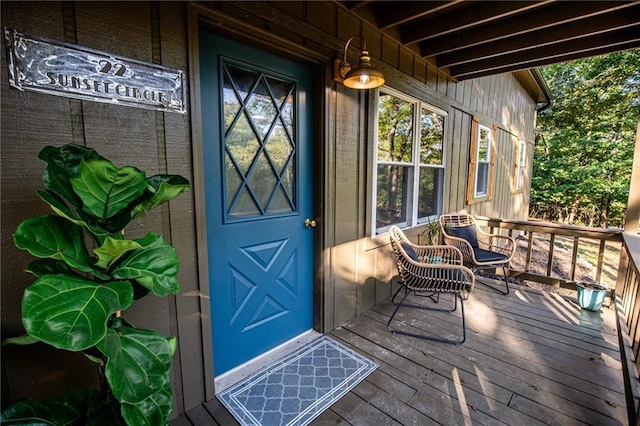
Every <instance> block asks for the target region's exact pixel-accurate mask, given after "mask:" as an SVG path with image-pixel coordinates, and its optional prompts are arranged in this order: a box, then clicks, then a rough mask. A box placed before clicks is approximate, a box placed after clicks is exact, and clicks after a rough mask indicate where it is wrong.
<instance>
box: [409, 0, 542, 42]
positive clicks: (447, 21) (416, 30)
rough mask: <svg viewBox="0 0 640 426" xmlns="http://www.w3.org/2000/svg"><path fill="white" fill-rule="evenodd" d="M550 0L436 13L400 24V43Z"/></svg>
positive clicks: (477, 23)
mask: <svg viewBox="0 0 640 426" xmlns="http://www.w3.org/2000/svg"><path fill="white" fill-rule="evenodd" d="M552 1H553V0H543V1H537V2H533V1H522V2H521V1H498V2H479V3H474V4H472V5H470V6H468V7H465V8H462V9H459V10H456V11H455V12H452V13H447V14H444V15H439V16H438V17H437V19H426V20H417V21H416V22H414V23H411V24H409V25H406V26H402V29H401V33H402V43H403V44H411V43H416V42H419V41H423V40H429V39H432V38H436V37H440V36H443V35H447V34H452V33H456V32H458V31H462V30H464V29H467V28H472V27H476V26H480V25H484V24H487V23H490V22H494V21H498V20H500V19H504V18H507V17H509V16H513V15H516V14H519V13H523V12H525V11H527V10H531V9H536V8H539V7H542V6H544V5H546V4H548V3H550V2H552Z"/></svg>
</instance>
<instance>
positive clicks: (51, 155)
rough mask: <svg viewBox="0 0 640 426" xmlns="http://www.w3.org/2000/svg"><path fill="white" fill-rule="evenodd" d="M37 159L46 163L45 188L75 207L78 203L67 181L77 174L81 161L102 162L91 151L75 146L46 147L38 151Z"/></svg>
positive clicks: (99, 156)
mask: <svg viewBox="0 0 640 426" xmlns="http://www.w3.org/2000/svg"><path fill="white" fill-rule="evenodd" d="M38 157H39V158H40V159H41V160H44V161H45V162H46V163H47V167H46V168H45V170H44V174H43V178H44V184H45V186H46V187H47V188H48V189H50V190H51V191H53V192H55V193H56V194H58V195H59V196H61V197H62V198H64V199H65V200H67V201H68V202H69V203H71V204H72V205H73V206H75V207H79V206H80V203H79V199H78V196H77V195H76V194H75V193H74V191H73V189H72V188H71V184H70V183H69V180H70V179H71V178H72V177H74V176H75V175H76V174H77V173H78V169H79V168H80V164H82V162H83V161H85V160H98V159H100V160H104V158H103V157H102V156H101V155H100V154H98V153H97V152H96V151H94V150H93V149H91V148H85V147H84V146H81V145H75V144H67V145H63V146H60V147H53V146H47V147H45V148H44V149H43V150H42V151H40V154H38Z"/></svg>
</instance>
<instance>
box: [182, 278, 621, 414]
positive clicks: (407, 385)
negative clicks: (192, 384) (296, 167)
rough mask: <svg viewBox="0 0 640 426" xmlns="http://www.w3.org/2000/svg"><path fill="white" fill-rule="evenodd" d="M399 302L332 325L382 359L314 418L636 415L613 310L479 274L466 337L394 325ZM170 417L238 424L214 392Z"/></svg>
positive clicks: (433, 325) (423, 317)
mask: <svg viewBox="0 0 640 426" xmlns="http://www.w3.org/2000/svg"><path fill="white" fill-rule="evenodd" d="M446 297H447V300H449V299H450V296H446ZM392 311H393V305H392V304H391V303H390V302H385V303H382V304H380V305H378V306H375V307H373V308H371V309H369V310H368V311H366V312H364V313H362V314H360V315H359V316H358V317H356V318H354V319H352V320H350V321H348V322H347V323H345V324H344V325H343V326H341V327H339V328H337V329H335V330H333V331H331V332H330V333H329V334H330V335H332V336H333V337H335V338H337V339H339V340H340V341H342V342H343V343H345V344H346V345H348V346H350V347H352V348H353V349H355V350H356V351H358V352H360V353H361V354H363V355H365V356H367V357H369V358H371V359H372V360H374V361H375V362H377V363H378V364H379V365H380V367H379V368H378V369H377V370H376V371H375V372H373V373H372V374H371V375H370V376H369V377H368V378H367V379H366V380H365V381H363V382H362V383H360V384H359V385H358V386H357V387H355V388H354V389H353V390H352V391H351V392H349V393H348V394H346V395H345V396H344V397H342V398H341V399H340V400H339V401H337V402H336V403H335V404H333V405H332V406H331V407H330V409H329V410H327V411H325V412H324V413H323V414H321V415H320V417H318V418H317V419H316V420H314V422H312V423H311V424H312V425H324V424H345V425H346V424H367V425H369V424H371V425H373V424H375V425H383V424H387V425H390V424H405V425H425V424H443V425H471V424H474V425H475V424H507V425H536V424H554V425H563V426H566V425H583V424H592V425H621V424H623V425H624V424H628V417H627V409H626V402H625V394H624V383H623V376H622V365H621V361H620V353H619V349H618V337H617V331H616V318H615V312H614V310H613V309H609V308H606V307H603V308H602V309H601V310H600V312H589V311H584V310H581V309H580V307H579V306H578V305H577V304H576V303H575V302H574V301H571V300H566V299H563V298H562V297H560V296H558V295H555V294H550V293H544V292H539V291H536V290H532V289H527V288H524V287H519V286H515V285H514V286H513V287H512V291H511V294H509V295H508V296H502V295H499V294H497V293H495V292H491V291H490V290H488V289H487V288H486V287H484V286H482V285H478V283H477V284H476V288H475V290H474V292H473V294H472V295H471V297H470V298H469V300H467V301H466V302H465V311H466V318H467V341H466V342H465V343H464V344H463V345H459V346H455V345H449V344H445V343H438V342H432V341H425V340H422V339H417V338H412V337H407V336H401V335H395V334H391V333H390V332H389V331H388V330H387V328H386V321H387V319H388V318H389V315H390V314H391V313H392ZM456 314H457V313H456ZM396 318H397V319H398V321H400V323H398V326H399V327H402V326H404V327H407V329H409V330H412V331H415V332H420V330H426V331H428V332H431V333H436V334H438V333H439V334H441V335H443V336H445V337H448V336H447V334H448V333H449V332H453V333H458V332H459V330H460V328H459V327H460V325H459V317H457V316H456V317H452V314H445V313H434V312H425V311H422V310H416V309H411V308H403V309H401V310H400V312H399V313H398V315H397V316H396ZM394 324H396V323H395V322H394ZM171 424H172V425H173V426H178V425H216V424H220V425H225V426H226V425H233V424H238V423H237V422H236V421H235V420H234V419H233V417H232V416H231V415H230V414H229V412H228V411H227V410H226V409H225V408H224V407H223V406H222V405H221V404H220V403H219V402H218V401H217V400H216V399H214V400H212V401H209V402H207V403H204V404H203V405H202V406H199V407H196V408H194V409H192V410H190V411H189V412H187V413H186V414H185V415H183V416H181V417H179V418H177V419H174V420H173V421H172V423H171Z"/></svg>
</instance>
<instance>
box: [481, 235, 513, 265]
mask: <svg viewBox="0 0 640 426" xmlns="http://www.w3.org/2000/svg"><path fill="white" fill-rule="evenodd" d="M478 243H479V246H480V248H481V249H484V250H489V251H493V252H496V253H500V254H503V255H505V256H507V258H508V259H507V261H510V260H511V258H512V257H513V255H514V253H515V248H516V240H515V239H514V238H513V237H509V236H506V235H500V234H486V233H483V234H479V235H478Z"/></svg>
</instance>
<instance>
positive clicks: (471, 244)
mask: <svg viewBox="0 0 640 426" xmlns="http://www.w3.org/2000/svg"><path fill="white" fill-rule="evenodd" d="M438 221H439V223H440V228H441V230H442V236H443V239H444V242H445V244H447V245H451V246H454V247H457V248H458V249H459V250H460V251H461V252H462V256H463V257H464V264H465V265H466V266H468V267H469V268H471V269H472V270H473V271H474V272H478V271H480V270H483V269H496V268H500V267H502V272H503V275H504V284H505V286H506V289H505V290H502V289H501V288H497V287H494V286H492V285H490V284H488V283H485V282H482V281H478V282H480V283H481V284H484V285H486V286H487V287H490V288H491V289H493V290H495V291H497V292H499V293H502V294H505V295H506V294H509V280H508V278H507V272H506V265H508V264H509V262H510V261H511V258H512V257H513V254H514V252H515V247H516V243H515V240H514V239H513V238H511V237H508V236H505V235H499V234H489V233H486V232H484V231H483V230H482V228H480V226H478V223H477V221H476V219H475V218H474V217H473V216H472V215H470V214H443V215H441V216H440V218H439V219H438Z"/></svg>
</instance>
